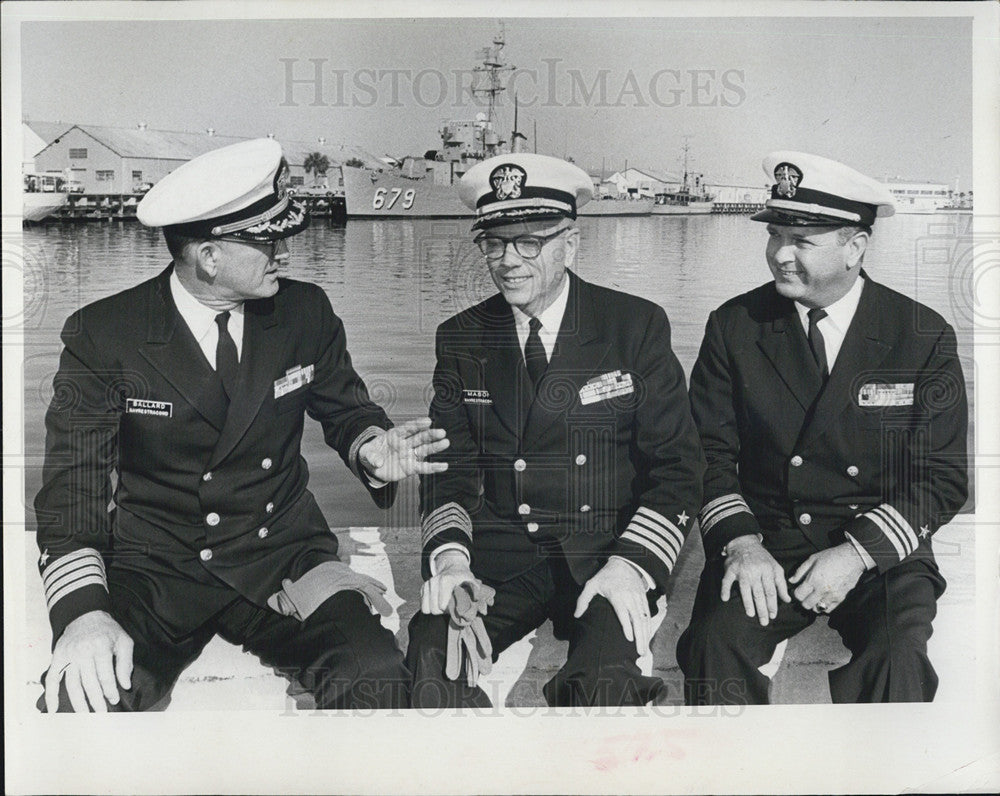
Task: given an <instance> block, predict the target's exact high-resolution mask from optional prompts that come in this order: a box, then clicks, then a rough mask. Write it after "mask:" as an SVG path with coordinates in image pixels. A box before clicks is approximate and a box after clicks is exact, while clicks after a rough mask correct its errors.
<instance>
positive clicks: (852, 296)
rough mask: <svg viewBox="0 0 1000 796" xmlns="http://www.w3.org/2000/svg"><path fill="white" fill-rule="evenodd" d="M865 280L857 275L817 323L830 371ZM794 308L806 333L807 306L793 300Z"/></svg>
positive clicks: (807, 322)
mask: <svg viewBox="0 0 1000 796" xmlns="http://www.w3.org/2000/svg"><path fill="white" fill-rule="evenodd" d="M864 283H865V280H864V279H862V278H861V277H858V278H857V279H855V280H854V284H853V285H851V289H850V290H848V291H847V293H845V294H844V295H843V296H841V297H840V298H839V299H837V300H836V301H835V302H833V304H831V305H830V306H829V307H823V309H825V310H826V317H825V318H823V319H822V320H821V321H820V322H819V323H818V324H816V325H817V326H818V327H819V331H820V333H821V334H822V335H823V348H825V349H826V364H827V367H828V368H829V370H830V372H833V364H834V363H835V362H836V361H837V354H839V353H840V347H841V346H842V345H843V344H844V337H845V335H846V334H847V329H848V328H849V327H850V325H851V321H852V320H853V319H854V313H855V312H857V310H858V302H859V301H861V291H862V290H863V289H864V286H865V285H864ZM795 309H796V310H798V313H799V320H801V321H802V328H803V329H804V330H805V333H806V335H807V336H808V334H809V308H808V307H807V306H805V305H804V304H799V302H797V301H796V302H795Z"/></svg>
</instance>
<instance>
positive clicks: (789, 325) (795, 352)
mask: <svg viewBox="0 0 1000 796" xmlns="http://www.w3.org/2000/svg"><path fill="white" fill-rule="evenodd" d="M775 299H776V301H775V317H774V318H773V319H772V321H771V322H770V324H767V323H765V324H763V325H762V327H761V336H760V338H759V339H758V340H757V345H758V347H759V348H760V349H761V351H763V352H764V356H766V357H767V358H768V360H769V361H770V362H771V365H772V366H773V367H774V370H775V371H776V372H777V374H778V376H779V378H780V379H781V380H782V381H783V382H784V383H785V386H786V387H788V389H789V391H791V393H792V395H794V396H795V400H796V401H798V402H799V404H800V405H801V406H802V409H803V410H804V411H808V410H809V407H810V406H812V404H813V402H814V401H815V400H816V396H817V395H818V394H819V391H820V389H821V388H822V386H823V379H822V377H821V376H820V372H819V368H818V367H817V366H816V360H815V359H813V355H812V351H811V350H810V349H809V341H808V340H807V339H806V335H805V332H804V331H803V330H802V322H801V321H800V320H799V315H798V312H797V311H796V310H795V304H794V302H792V301H791V300H790V299H786V298H783V297H781V296H778V295H777V294H775Z"/></svg>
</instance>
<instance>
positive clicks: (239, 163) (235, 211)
mask: <svg viewBox="0 0 1000 796" xmlns="http://www.w3.org/2000/svg"><path fill="white" fill-rule="evenodd" d="M287 183H288V163H287V162H286V161H285V159H284V157H283V156H282V154H281V145H280V144H279V143H278V142H277V141H275V140H273V139H270V138H257V139H254V140H252V141H241V142H240V143H238V144H231V145H230V146H225V147H222V148H221V149H213V150H212V151H211V152H206V153H205V154H204V155H199V156H198V157H196V158H194V159H193V160H189V161H188V162H187V163H184V164H183V165H181V166H179V167H177V168H176V169H174V170H173V171H172V172H170V174H168V175H167V176H166V177H164V178H163V179H162V180H160V181H159V182H158V183H156V185H154V186H153V187H152V188H151V189H150V190H149V193H147V194H146V195H145V196H144V197H143V199H142V201H141V202H139V206H138V207H137V208H136V216H137V217H138V218H139V221H141V222H142V223H143V224H145V225H146V226H148V227H166V228H168V229H172V230H174V231H176V232H178V233H180V234H183V235H189V236H190V237H200V238H218V237H223V236H226V237H235V238H242V239H243V240H250V241H258V242H266V241H273V240H280V239H281V238H287V237H289V236H291V235H294V234H296V233H297V232H301V231H302V230H303V229H305V228H306V227H307V226H308V225H309V216H308V214H307V212H306V209H305V208H304V207H303V206H302V205H301V204H300V203H298V202H296V201H295V200H294V199H292V198H291V197H290V196H289V195H288V190H287Z"/></svg>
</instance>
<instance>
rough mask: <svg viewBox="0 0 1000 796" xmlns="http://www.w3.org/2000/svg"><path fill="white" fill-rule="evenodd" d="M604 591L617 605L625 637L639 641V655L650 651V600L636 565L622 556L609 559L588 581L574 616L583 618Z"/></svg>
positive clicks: (636, 644) (612, 603)
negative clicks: (595, 599)
mask: <svg viewBox="0 0 1000 796" xmlns="http://www.w3.org/2000/svg"><path fill="white" fill-rule="evenodd" d="M598 594H600V595H601V596H603V597H604V598H605V599H606V600H607V601H608V602H609V603H611V607H612V608H614V610H615V614H616V615H617V616H618V621H619V622H621V625H622V630H623V631H624V633H625V638H627V639H628V640H629V641H634V642H635V648H636V650H638V652H639V655H640V656H641V655H645V654H646V653H647V652H649V637H650V635H651V633H652V621H651V620H650V618H649V602H648V601H647V600H646V583H645V582H644V581H643V579H642V575H640V574H639V573H638V572H637V571H636V570H635V568H634V567H632V566H631V565H630V564H629V563H628V562H627V561H623V560H621V559H618V558H611V559H608V563H606V564H605V565H604V566H603V567H601V568H600V569H599V570H598V571H597V573H596V574H595V575H594V577H592V578H591V579H590V580H588V581H587V582H586V584H584V587H583V591H582V592H580V597H579V599H578V600H577V601H576V611H574V613H573V616H574V617H575V618H576V619H579V618H580V617H581V616H583V615H584V613H586V611H587V607H588V606H589V605H590V601H591V600H593V599H594V597H595V596H597V595H598Z"/></svg>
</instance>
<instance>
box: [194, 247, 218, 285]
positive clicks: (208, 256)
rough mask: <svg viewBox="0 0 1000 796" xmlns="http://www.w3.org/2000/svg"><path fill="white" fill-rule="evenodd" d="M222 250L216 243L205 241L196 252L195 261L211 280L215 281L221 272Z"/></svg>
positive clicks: (196, 248)
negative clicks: (220, 259)
mask: <svg viewBox="0 0 1000 796" xmlns="http://www.w3.org/2000/svg"><path fill="white" fill-rule="evenodd" d="M221 255H222V250H221V249H220V248H219V245H218V244H217V243H216V242H215V241H211V240H203V241H202V242H201V243H199V244H198V245H197V246H196V247H195V250H194V261H195V265H196V266H197V268H198V270H200V271H202V272H203V273H204V274H205V276H207V277H208V278H209V279H214V278H215V276H216V274H218V272H219V258H220V256H221Z"/></svg>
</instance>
